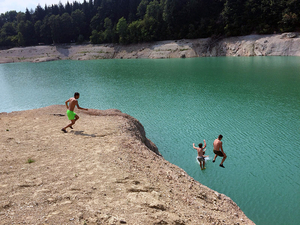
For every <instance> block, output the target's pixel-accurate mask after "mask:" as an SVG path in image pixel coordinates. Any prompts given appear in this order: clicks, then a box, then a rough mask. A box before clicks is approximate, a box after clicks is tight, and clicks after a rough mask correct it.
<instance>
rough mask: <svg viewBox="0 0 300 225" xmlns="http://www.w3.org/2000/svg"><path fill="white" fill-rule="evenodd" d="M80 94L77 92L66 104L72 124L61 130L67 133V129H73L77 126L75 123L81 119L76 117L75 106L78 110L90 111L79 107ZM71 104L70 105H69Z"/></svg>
mask: <svg viewBox="0 0 300 225" xmlns="http://www.w3.org/2000/svg"><path fill="white" fill-rule="evenodd" d="M79 96H80V95H79V93H78V92H75V94H74V97H72V98H69V99H68V100H67V101H66V102H65V104H66V107H67V116H68V119H69V120H71V123H70V124H69V125H67V126H66V127H64V128H62V129H61V130H62V131H63V132H65V133H67V130H66V129H67V128H68V127H70V128H71V129H73V127H72V126H73V125H74V124H75V122H76V121H77V120H78V119H79V116H78V115H76V113H75V112H74V108H75V106H77V108H78V109H82V110H88V109H85V108H82V107H80V106H79V105H78V100H77V99H78V98H79ZM68 103H69V105H68Z"/></svg>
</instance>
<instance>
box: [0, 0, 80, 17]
mask: <svg viewBox="0 0 300 225" xmlns="http://www.w3.org/2000/svg"><path fill="white" fill-rule="evenodd" d="M68 1H69V2H70V3H72V2H74V1H75V0H0V14H1V13H5V12H7V11H11V10H15V11H17V12H20V11H21V12H25V11H26V8H28V9H29V10H30V9H33V10H35V8H36V7H37V5H38V4H40V6H41V7H42V8H45V5H52V4H59V2H61V3H62V4H63V5H65V4H66V3H67V2H68ZM76 1H77V2H83V0H76Z"/></svg>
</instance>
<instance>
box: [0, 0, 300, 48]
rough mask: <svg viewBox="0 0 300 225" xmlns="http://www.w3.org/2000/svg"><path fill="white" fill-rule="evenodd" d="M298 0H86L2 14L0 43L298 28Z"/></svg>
mask: <svg viewBox="0 0 300 225" xmlns="http://www.w3.org/2000/svg"><path fill="white" fill-rule="evenodd" d="M299 29H300V1H299V0H89V1H86V0H84V2H83V3H78V2H76V1H74V2H73V3H69V2H67V3H66V4H65V5H63V4H62V3H61V2H60V3H59V4H54V5H51V6H47V5H45V7H44V8H43V7H41V6H40V5H38V6H37V7H36V8H35V9H34V10H33V9H31V10H28V9H26V12H25V13H24V12H16V11H9V12H6V13H2V14H1V15H0V46H10V47H11V46H30V45H37V44H39V43H44V44H58V43H70V42H76V43H82V42H84V41H90V42H91V43H93V44H99V43H122V44H129V43H138V42H150V41H158V40H169V39H183V38H187V39H192V38H205V37H212V36H216V37H218V36H238V35H248V34H252V33H257V34H270V33H274V32H288V31H299Z"/></svg>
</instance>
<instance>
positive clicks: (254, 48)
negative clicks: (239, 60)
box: [0, 33, 300, 63]
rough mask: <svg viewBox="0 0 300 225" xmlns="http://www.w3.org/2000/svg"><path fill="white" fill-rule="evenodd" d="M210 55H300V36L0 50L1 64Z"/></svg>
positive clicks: (71, 45) (293, 34)
mask: <svg viewBox="0 0 300 225" xmlns="http://www.w3.org/2000/svg"><path fill="white" fill-rule="evenodd" d="M211 56H300V37H299V34H298V33H284V34H274V35H248V36H241V37H230V38H224V39H211V38H205V39H193V40H187V39H184V40H178V41H174V40H169V41H159V42H152V43H141V44H134V45H119V44H101V45H91V44H87V45H75V44H70V45H56V46H32V47H24V48H22V47H20V48H11V49H6V50H1V51H0V63H13V62H45V61H53V60H67V59H69V60H91V59H138V58H150V59H162V58H192V57H211Z"/></svg>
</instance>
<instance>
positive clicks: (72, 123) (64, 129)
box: [61, 119, 76, 133]
mask: <svg viewBox="0 0 300 225" xmlns="http://www.w3.org/2000/svg"><path fill="white" fill-rule="evenodd" d="M75 122H76V119H74V120H71V123H70V124H69V125H67V126H65V127H64V128H62V129H61V130H62V131H63V132H65V133H66V132H67V130H66V129H67V128H68V127H72V125H74V124H75ZM72 129H73V128H72Z"/></svg>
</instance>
